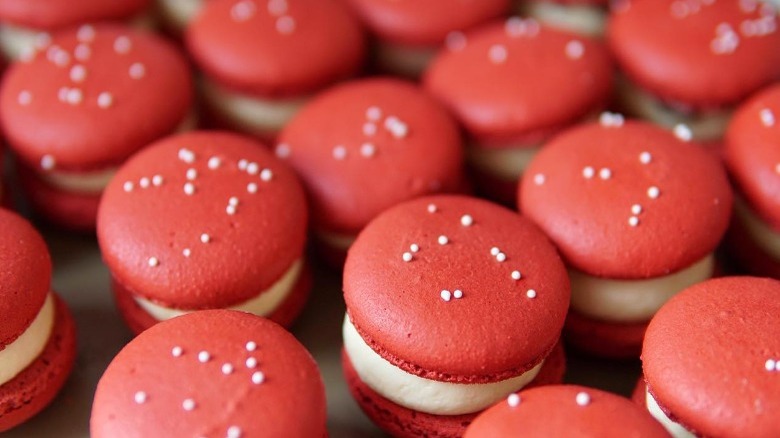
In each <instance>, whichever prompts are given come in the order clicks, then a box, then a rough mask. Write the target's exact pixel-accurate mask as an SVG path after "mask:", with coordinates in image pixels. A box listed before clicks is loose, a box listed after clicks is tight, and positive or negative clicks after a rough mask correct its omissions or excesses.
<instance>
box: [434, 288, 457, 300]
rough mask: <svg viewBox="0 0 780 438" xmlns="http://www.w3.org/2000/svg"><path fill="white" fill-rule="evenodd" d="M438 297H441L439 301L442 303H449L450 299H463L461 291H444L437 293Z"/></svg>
mask: <svg viewBox="0 0 780 438" xmlns="http://www.w3.org/2000/svg"><path fill="white" fill-rule="evenodd" d="M439 296H441V299H442V300H444V301H450V300H451V299H452V298H455V299H456V300H459V299H461V298H463V291H462V290H460V289H455V290H454V291H452V292H450V291H448V290H447V289H444V290H442V291H441V292H440V293H439Z"/></svg>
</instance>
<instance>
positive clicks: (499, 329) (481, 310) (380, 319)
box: [343, 196, 569, 437]
mask: <svg viewBox="0 0 780 438" xmlns="http://www.w3.org/2000/svg"><path fill="white" fill-rule="evenodd" d="M344 299H345V301H346V305H347V317H346V319H345V322H344V328H343V334H344V342H345V345H344V351H345V355H344V357H343V361H344V368H345V374H346V376H347V380H348V384H349V386H350V390H351V391H352V393H353V396H355V398H356V400H357V402H358V404H360V405H361V407H362V408H363V410H364V412H366V414H367V415H368V416H369V417H371V419H372V420H374V422H376V423H377V424H378V425H379V426H380V427H382V428H383V429H385V430H386V431H388V432H390V433H391V434H393V435H395V436H404V437H406V436H419V435H427V436H446V437H454V436H460V435H462V433H463V431H464V429H465V427H466V426H467V425H468V423H469V422H470V421H471V420H472V419H473V418H474V416H475V415H476V413H477V412H479V411H482V410H483V409H485V408H487V407H488V406H490V405H492V404H493V403H495V402H496V401H498V400H500V399H503V398H505V397H506V396H507V395H508V394H509V393H511V392H514V391H517V390H519V389H520V388H521V387H523V386H525V385H528V384H534V383H536V384H538V383H542V382H540V381H538V380H537V379H541V380H543V383H557V382H560V379H561V378H562V375H563V365H564V364H563V360H562V357H561V356H560V355H561V354H562V352H558V351H557V350H556V345H557V343H558V338H559V335H560V330H561V328H562V326H563V321H564V318H565V314H566V310H567V306H568V302H569V280H568V276H567V275H566V271H565V269H564V266H563V264H562V262H561V261H560V258H559V257H558V254H557V253H556V251H555V248H554V247H553V246H552V245H551V244H550V242H549V241H548V240H547V238H546V237H545V236H544V235H543V234H542V233H541V232H540V231H539V229H538V228H536V227H535V226H534V225H533V224H531V222H530V221H528V220H526V219H524V218H523V217H521V216H519V215H517V214H516V213H514V212H512V211H510V210H507V209H504V208H503V207H499V206H497V205H494V204H491V203H489V202H487V201H483V200H478V199H474V198H468V197H463V196H433V197H426V198H420V199H416V200H412V201H408V202H405V203H403V204H400V205H398V206H396V207H393V208H391V209H389V210H387V211H385V212H384V213H382V214H381V215H379V216H378V217H377V218H376V219H375V220H374V221H372V222H371V223H370V224H369V225H368V226H367V227H366V228H365V229H364V230H363V231H362V232H361V233H360V235H359V236H358V238H357V240H356V241H355V243H354V245H353V246H352V247H351V248H350V250H349V254H348V256H347V262H346V265H345V268H344ZM551 352H553V354H551ZM548 357H549V358H550V360H549V362H548V361H546V360H545V359H546V358H548ZM546 368H547V369H546Z"/></svg>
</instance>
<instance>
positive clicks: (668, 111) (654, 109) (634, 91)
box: [618, 78, 732, 142]
mask: <svg viewBox="0 0 780 438" xmlns="http://www.w3.org/2000/svg"><path fill="white" fill-rule="evenodd" d="M618 88H619V94H620V97H621V100H622V103H623V105H624V106H625V107H626V109H627V110H628V112H629V113H632V114H635V115H636V116H638V117H640V118H643V119H647V120H650V121H652V122H654V123H657V124H659V125H661V126H665V127H667V128H670V129H671V128H674V127H675V126H676V125H678V124H684V125H686V126H687V127H688V128H689V129H690V130H691V134H693V139H694V140H697V141H705V142H706V141H718V140H720V139H722V138H723V135H724V134H725V132H726V128H727V127H728V124H729V120H730V119H731V113H732V110H731V109H720V110H712V111H706V112H700V111H697V112H693V113H692V114H684V113H682V112H680V111H677V110H675V109H674V108H671V107H670V106H668V105H666V104H664V103H663V102H662V101H661V100H660V99H658V98H656V97H655V96H653V95H652V94H650V93H648V92H647V91H645V90H643V89H641V88H639V87H637V86H636V85H634V84H633V83H631V81H629V80H627V79H626V78H620V79H619V80H618Z"/></svg>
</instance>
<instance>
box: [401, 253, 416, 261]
mask: <svg viewBox="0 0 780 438" xmlns="http://www.w3.org/2000/svg"><path fill="white" fill-rule="evenodd" d="M412 257H414V256H412V253H410V252H405V253H403V255H401V259H402V260H403V261H405V262H411V261H412Z"/></svg>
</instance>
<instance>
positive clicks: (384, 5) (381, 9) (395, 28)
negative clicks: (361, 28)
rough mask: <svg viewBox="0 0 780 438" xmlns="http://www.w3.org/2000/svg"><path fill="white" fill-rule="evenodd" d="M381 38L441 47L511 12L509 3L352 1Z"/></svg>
mask: <svg viewBox="0 0 780 438" xmlns="http://www.w3.org/2000/svg"><path fill="white" fill-rule="evenodd" d="M349 3H350V4H351V5H352V7H353V8H354V9H355V11H356V12H357V13H358V14H359V15H360V16H361V18H362V19H363V20H364V21H365V23H366V24H367V25H368V27H369V28H371V30H372V31H373V32H374V33H375V34H377V35H378V36H379V37H380V38H381V39H383V40H386V41H391V42H394V43H400V44H409V45H429V46H438V45H439V44H441V43H443V42H444V39H445V37H446V36H447V34H448V33H450V32H453V31H462V30H465V29H468V28H470V27H473V26H475V25H477V24H480V23H482V22H484V21H486V20H490V19H491V18H496V17H499V16H501V15H502V14H504V13H506V12H507V11H508V10H509V3H510V2H509V1H508V0H456V1H452V0H432V1H431V0H429V1H424V2H420V1H415V0H396V1H388V0H349Z"/></svg>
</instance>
